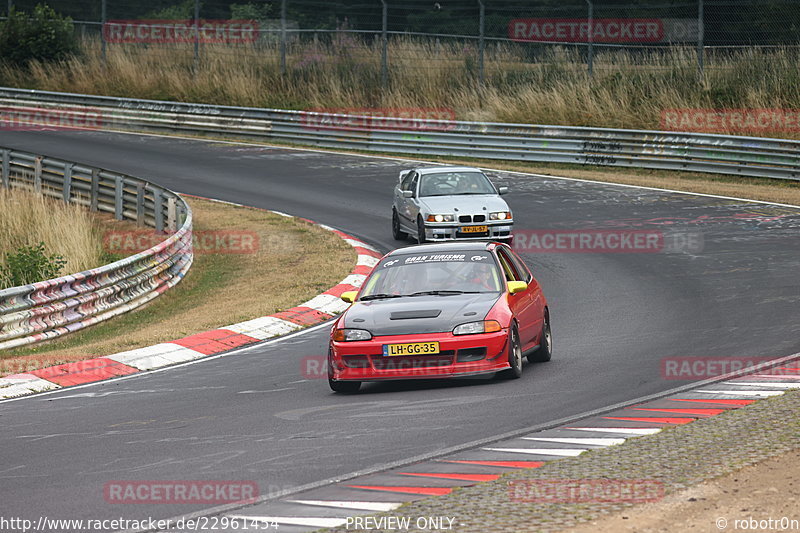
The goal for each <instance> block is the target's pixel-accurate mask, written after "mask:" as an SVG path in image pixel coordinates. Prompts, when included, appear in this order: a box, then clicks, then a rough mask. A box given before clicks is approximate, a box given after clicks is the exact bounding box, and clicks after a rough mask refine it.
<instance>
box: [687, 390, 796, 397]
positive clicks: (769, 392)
mask: <svg viewBox="0 0 800 533" xmlns="http://www.w3.org/2000/svg"><path fill="white" fill-rule="evenodd" d="M692 392H703V393H705V394H725V395H727V396H741V397H743V398H746V397H750V396H755V397H767V396H780V395H781V394H783V392H784V391H782V390H705V389H701V390H696V391H692Z"/></svg>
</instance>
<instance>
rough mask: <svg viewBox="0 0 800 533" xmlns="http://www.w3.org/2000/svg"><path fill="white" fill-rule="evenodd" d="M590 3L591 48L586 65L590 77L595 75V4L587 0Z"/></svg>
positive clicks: (588, 51)
mask: <svg viewBox="0 0 800 533" xmlns="http://www.w3.org/2000/svg"><path fill="white" fill-rule="evenodd" d="M586 3H587V4H589V44H588V47H589V49H588V50H587V53H586V67H587V69H588V71H589V77H592V76H594V4H593V3H592V0H586Z"/></svg>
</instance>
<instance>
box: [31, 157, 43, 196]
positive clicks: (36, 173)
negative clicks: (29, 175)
mask: <svg viewBox="0 0 800 533" xmlns="http://www.w3.org/2000/svg"><path fill="white" fill-rule="evenodd" d="M33 190H34V191H35V192H37V193H41V192H42V156H40V155H37V156H36V158H35V159H34V160H33Z"/></svg>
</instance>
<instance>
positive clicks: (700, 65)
mask: <svg viewBox="0 0 800 533" xmlns="http://www.w3.org/2000/svg"><path fill="white" fill-rule="evenodd" d="M703 18H704V14H703V0H697V70H698V71H699V73H700V77H701V78H702V77H703V75H704V74H705V57H704V56H705V42H704V41H705V22H704V21H703Z"/></svg>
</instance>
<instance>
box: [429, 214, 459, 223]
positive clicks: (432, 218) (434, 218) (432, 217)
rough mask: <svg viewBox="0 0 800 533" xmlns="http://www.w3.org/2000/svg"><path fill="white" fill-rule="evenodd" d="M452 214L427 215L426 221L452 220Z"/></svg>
mask: <svg viewBox="0 0 800 533" xmlns="http://www.w3.org/2000/svg"><path fill="white" fill-rule="evenodd" d="M453 220H455V219H454V218H453V215H428V218H427V221H428V222H452V221H453Z"/></svg>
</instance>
